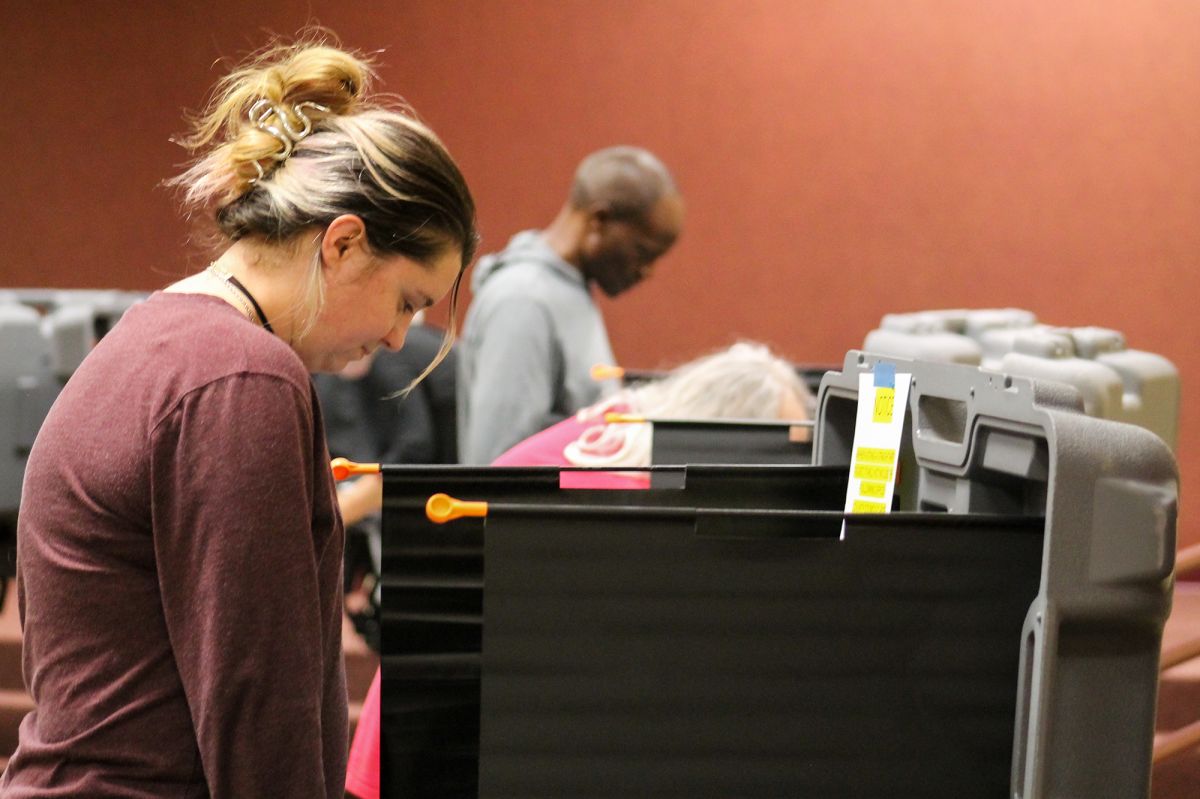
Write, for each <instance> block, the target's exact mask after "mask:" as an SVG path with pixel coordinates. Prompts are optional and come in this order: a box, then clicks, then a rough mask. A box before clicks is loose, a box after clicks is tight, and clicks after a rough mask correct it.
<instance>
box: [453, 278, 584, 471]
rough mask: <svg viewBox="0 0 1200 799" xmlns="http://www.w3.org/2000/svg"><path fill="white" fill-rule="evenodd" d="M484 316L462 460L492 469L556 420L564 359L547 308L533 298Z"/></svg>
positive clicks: (491, 310)
mask: <svg viewBox="0 0 1200 799" xmlns="http://www.w3.org/2000/svg"><path fill="white" fill-rule="evenodd" d="M488 311H489V312H488V313H487V314H486V315H484V316H480V317H479V318H478V319H477V320H476V321H477V322H478V323H479V324H478V326H477V327H476V329H475V330H474V331H473V333H472V339H473V342H474V343H475V345H476V346H475V347H474V352H473V353H472V358H473V366H474V368H473V374H472V377H471V380H470V383H469V385H461V386H459V388H458V390H459V391H464V392H467V393H468V396H467V407H468V408H469V409H470V412H469V414H468V416H467V418H466V419H465V423H466V426H467V429H466V430H464V431H462V438H461V442H462V447H461V451H460V452H459V457H460V459H461V460H462V462H463V463H475V464H487V463H491V462H492V460H493V459H494V458H495V457H496V456H498V455H500V454H501V453H503V452H504V451H505V450H507V449H508V448H509V447H511V446H512V445H513V444H516V443H517V442H518V441H521V440H523V439H524V438H525V437H527V436H530V435H533V434H534V433H536V432H538V431H539V430H541V429H542V428H543V427H544V426H547V424H548V423H549V422H550V421H552V419H551V410H552V409H553V407H554V399H555V395H556V393H557V391H558V385H559V382H560V378H559V375H560V374H561V371H562V366H561V363H560V360H561V354H560V353H559V352H558V346H557V342H556V339H555V335H554V327H553V324H552V323H551V320H550V316H549V314H548V313H547V311H546V309H545V308H543V307H542V306H541V305H540V304H539V303H538V302H536V301H534V300H532V299H529V298H519V297H517V298H512V299H510V300H507V301H506V302H505V303H504V305H503V306H494V307H492V308H489V309H488Z"/></svg>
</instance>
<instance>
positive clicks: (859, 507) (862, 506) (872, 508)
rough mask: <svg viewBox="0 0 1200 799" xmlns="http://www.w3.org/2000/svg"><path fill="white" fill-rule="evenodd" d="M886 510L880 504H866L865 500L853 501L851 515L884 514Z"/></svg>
mask: <svg viewBox="0 0 1200 799" xmlns="http://www.w3.org/2000/svg"><path fill="white" fill-rule="evenodd" d="M885 511H887V508H886V507H884V505H883V503H882V502H868V501H867V500H865V499H856V500H854V509H853V511H852V512H853V513H884V512H885Z"/></svg>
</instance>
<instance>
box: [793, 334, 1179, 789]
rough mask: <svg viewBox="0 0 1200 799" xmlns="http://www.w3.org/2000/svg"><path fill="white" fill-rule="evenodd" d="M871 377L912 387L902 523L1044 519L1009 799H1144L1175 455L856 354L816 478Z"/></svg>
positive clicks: (1049, 402)
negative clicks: (889, 377) (884, 372)
mask: <svg viewBox="0 0 1200 799" xmlns="http://www.w3.org/2000/svg"><path fill="white" fill-rule="evenodd" d="M879 362H888V363H893V364H895V366H896V369H897V371H898V372H911V373H912V375H913V378H912V389H911V395H910V397H909V409H910V413H911V421H912V425H911V428H910V429H911V443H912V447H911V453H912V461H911V462H910V463H909V464H907V467H908V468H915V469H916V470H917V473H918V480H917V481H915V482H916V486H915V493H914V492H911V491H910V492H909V493H908V495H907V496H906V497H902V499H901V503H902V507H903V508H905V509H910V510H934V509H938V510H941V509H944V510H946V511H948V512H950V513H975V512H983V513H1001V514H1021V513H1026V514H1028V513H1044V514H1045V519H1046V523H1045V524H1046V526H1045V535H1044V552H1043V559H1042V573H1041V583H1040V589H1039V593H1038V596H1037V599H1036V601H1034V603H1033V604H1032V606H1031V607H1030V608H1029V612H1028V615H1027V617H1026V620H1025V624H1024V630H1023V634H1022V640H1021V641H1020V642H1019V645H1020V647H1021V665H1020V676H1019V685H1018V686H1017V693H1016V697H1017V720H1016V729H1015V733H1014V742H1013V765H1012V769H1013V772H1012V796H1013V797H1014V799H1050V798H1051V797H1053V798H1054V799H1058V798H1059V797H1088V799H1104V798H1105V797H1111V798H1112V799H1118V798H1119V799H1130V798H1131V797H1144V796H1147V794H1148V786H1149V782H1150V776H1149V775H1150V764H1151V761H1150V753H1151V745H1152V739H1153V729H1154V714H1155V699H1156V690H1157V677H1158V657H1159V647H1160V644H1161V634H1162V625H1163V623H1164V622H1165V620H1166V617H1167V616H1168V614H1169V611H1170V600H1171V589H1172V570H1173V567H1174V558H1175V519H1176V513H1177V498H1178V473H1177V467H1176V465H1175V462H1174V459H1173V457H1172V455H1171V452H1170V450H1169V449H1168V448H1167V446H1166V445H1165V444H1164V443H1163V441H1162V440H1161V439H1159V438H1158V437H1157V436H1155V435H1153V434H1151V433H1150V432H1148V431H1147V430H1144V429H1142V428H1141V427H1135V426H1133V425H1131V424H1119V423H1114V422H1111V421H1106V420H1102V419H1096V418H1092V417H1089V416H1086V415H1084V414H1083V413H1081V412H1080V411H1081V410H1082V402H1081V398H1080V396H1079V394H1078V393H1077V392H1076V391H1075V390H1073V389H1071V388H1070V387H1068V386H1066V385H1063V384H1060V383H1053V382H1041V381H1034V380H1030V379H1027V378H1020V377H1009V376H1005V375H1002V374H998V373H991V372H986V371H983V370H980V369H973V368H969V367H963V366H957V365H950V364H944V365H943V364H931V363H917V362H911V361H904V360H902V359H898V358H886V357H883V356H877V355H870V354H864V353H857V352H851V353H849V354H848V355H847V357H846V362H845V366H844V368H843V371H842V372H841V373H837V372H831V373H829V374H828V375H827V376H826V378H825V381H824V383H823V384H822V387H821V392H820V396H819V398H818V405H819V416H818V419H819V422H818V426H817V432H816V440H815V442H814V448H815V454H814V462H815V463H816V464H819V465H834V464H848V463H849V462H850V454H851V453H850V448H851V446H852V440H853V429H854V424H853V421H854V407H855V402H856V400H857V395H858V375H859V373H861V372H865V371H870V370H872V369H873V368H874V366H875V364H877V363H879ZM847 422H848V423H847ZM901 468H902V470H903V469H904V468H905V466H904V465H902V467H901ZM906 482H907V483H908V484H910V485H911V484H912V483H913V482H914V481H912V480H906ZM908 503H913V504H908ZM1014 645H1017V642H1014Z"/></svg>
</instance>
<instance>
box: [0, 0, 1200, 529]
mask: <svg viewBox="0 0 1200 799" xmlns="http://www.w3.org/2000/svg"><path fill="white" fill-rule="evenodd" d="M2 2H3V9H2V10H3V14H2V18H3V19H4V20H5V24H4V32H5V37H4V50H3V52H2V53H0V64H3V84H2V85H3V90H2V91H3V97H4V103H3V108H4V111H5V113H4V114H3V121H2V122H0V152H2V153H3V154H4V160H3V166H2V167H0V219H3V220H4V224H3V225H0V286H3V285H8V286H56V287H117V288H127V289H143V290H144V289H151V288H154V287H157V286H160V285H162V284H164V283H166V282H168V281H169V280H170V279H172V278H173V277H174V276H176V275H178V274H181V273H183V272H185V271H187V270H189V269H194V268H196V267H198V266H200V265H202V264H203V263H204V262H205V257H204V253H203V252H201V251H200V250H199V249H198V248H197V247H195V246H192V245H189V243H188V232H189V228H188V227H187V226H186V225H185V224H184V222H183V221H182V220H180V219H179V217H178V214H177V212H176V210H175V207H174V204H173V201H172V197H171V195H170V193H169V192H167V191H166V190H164V189H161V188H158V183H159V182H160V181H161V180H162V179H163V178H165V177H167V176H169V175H171V174H173V173H174V171H175V170H176V167H177V165H178V164H179V163H181V162H182V160H183V154H182V151H181V150H179V148H177V147H175V146H174V145H172V144H171V143H170V142H169V141H168V137H169V136H170V135H171V134H173V133H178V132H179V131H180V130H181V129H182V123H181V117H180V113H181V110H182V109H183V108H185V107H187V108H195V107H197V106H198V105H199V104H200V103H201V102H202V101H203V98H204V96H205V92H206V91H207V88H208V87H209V86H210V85H211V83H212V82H213V81H214V80H215V79H216V77H217V76H218V75H219V74H220V67H219V65H215V64H214V61H215V60H216V59H217V58H219V57H221V56H238V55H240V54H242V53H244V52H245V51H246V50H248V49H251V48H253V47H256V46H258V45H260V44H262V43H263V41H264V40H265V38H266V33H267V32H268V31H271V32H276V33H284V34H286V33H291V32H294V31H295V30H297V29H298V28H299V27H300V26H301V25H302V24H304V23H305V22H310V21H318V22H320V23H322V24H325V25H327V26H329V27H331V28H332V29H334V30H335V31H337V32H338V33H339V34H340V36H341V37H342V39H343V41H344V42H345V43H346V44H348V45H351V46H353V47H356V48H360V49H367V50H382V51H383V52H382V53H381V55H380V61H381V69H380V73H381V76H382V78H383V85H384V88H385V89H387V90H389V91H393V92H398V93H401V94H403V95H405V96H406V97H407V98H408V99H409V100H410V101H411V102H412V103H413V104H414V105H415V106H416V107H417V109H418V110H419V111H420V112H421V113H422V114H423V116H424V117H425V118H426V119H427V120H428V121H429V122H430V123H431V124H432V126H433V127H434V128H435V129H436V130H438V131H439V133H440V134H441V135H442V136H443V138H444V139H445V140H446V142H447V144H448V145H449V147H450V149H451V150H452V151H453V152H454V153H455V155H456V156H457V158H458V160H459V162H460V164H461V165H462V167H463V170H464V172H465V173H466V175H467V178H468V180H469V182H470V183H471V185H472V187H473V189H474V192H475V195H476V198H477V201H478V203H479V209H480V219H481V224H482V230H483V234H484V237H485V243H484V250H485V251H486V250H490V249H495V248H498V247H500V246H502V245H503V243H504V241H505V240H506V239H507V238H508V236H509V235H511V234H512V233H513V232H515V231H517V230H520V229H522V228H525V227H531V226H538V225H541V224H544V223H545V222H546V221H548V220H549V219H550V217H551V216H552V215H553V214H554V212H555V211H556V210H557V208H558V206H559V204H560V203H561V202H562V200H563V198H564V196H565V192H566V188H567V184H568V182H569V180H570V176H571V173H572V171H573V168H574V166H575V164H576V162H577V161H578V159H579V158H580V157H581V156H582V155H584V154H586V153H587V152H589V151H590V150H592V149H595V148H597V147H600V146H604V145H608V144H613V143H618V142H627V143H636V144H641V145H644V146H647V147H649V148H651V149H652V150H655V151H656V152H658V153H659V154H660V155H661V156H662V157H663V159H664V160H665V161H666V162H667V163H668V164H669V165H670V166H671V167H672V168H673V170H674V171H675V173H676V176H677V178H678V180H679V183H680V184H681V186H682V188H683V190H684V192H685V195H686V198H687V201H688V207H689V210H688V220H687V227H686V230H685V233H684V236H683V238H682V240H681V241H680V243H679V245H678V247H677V248H676V249H675V250H674V251H672V253H671V254H670V255H669V256H668V257H667V258H666V259H665V260H664V261H663V263H662V265H661V267H660V269H659V270H658V274H657V275H656V276H655V278H654V279H653V280H652V281H650V282H649V283H647V284H645V285H644V286H642V287H640V288H638V289H636V290H635V291H634V292H632V293H631V294H630V295H627V296H626V297H623V298H621V299H620V300H619V301H616V302H613V303H606V306H607V307H606V313H607V316H608V319H609V326H610V329H611V332H612V337H613V342H614V346H615V349H616V351H617V354H618V357H619V359H620V360H621V361H622V362H623V363H625V364H626V365H630V366H641V367H650V366H658V365H667V364H671V363H675V362H679V361H681V360H685V359H687V358H689V357H691V356H693V355H695V354H698V353H699V352H701V351H703V350H706V349H711V348H715V347H719V346H721V345H724V344H726V343H729V342H730V341H732V340H733V339H734V338H736V337H747V338H753V339H758V340H763V341H768V342H770V343H772V344H774V345H775V346H776V347H778V348H780V349H781V350H782V351H783V352H784V353H785V354H786V355H788V356H790V357H792V358H793V359H796V360H800V361H809V362H839V361H840V359H841V355H842V354H843V353H844V352H845V350H847V349H849V348H851V347H855V346H858V345H860V344H861V343H862V338H863V336H864V334H865V333H866V332H867V331H868V330H870V329H871V328H872V327H874V326H875V325H876V324H877V322H878V321H879V318H880V317H881V316H882V315H883V314H884V313H887V312H896V311H910V310H920V309H929V308H947V307H1003V306H1015V307H1021V308H1028V309H1030V310H1032V311H1034V312H1035V313H1037V315H1038V317H1039V318H1040V319H1042V320H1043V321H1047V322H1051V323H1055V324H1063V325H1082V324H1096V325H1101V326H1106V327H1112V328H1116V329H1118V330H1121V331H1123V332H1124V333H1125V335H1126V337H1127V339H1128V342H1129V345H1130V346H1131V347H1134V348H1137V349H1145V350H1150V351H1153V352H1157V353H1160V354H1162V355H1165V356H1166V357H1168V358H1170V359H1171V360H1172V361H1173V362H1174V363H1175V364H1176V365H1177V366H1178V367H1179V369H1180V372H1181V374H1182V378H1183V394H1184V400H1183V412H1182V420H1181V441H1180V448H1179V452H1180V461H1181V467H1182V471H1183V495H1184V504H1185V509H1184V512H1183V516H1182V520H1181V528H1180V530H1181V537H1182V543H1200V526H1198V524H1197V517H1198V516H1200V514H1195V513H1191V512H1189V509H1188V508H1187V501H1188V499H1189V497H1190V488H1191V486H1192V485H1194V484H1195V483H1196V481H1197V480H1198V479H1200V456H1197V454H1196V451H1195V450H1196V447H1195V441H1196V438H1197V433H1198V432H1200V403H1197V402H1196V400H1195V398H1194V392H1193V391H1192V389H1193V387H1194V381H1195V379H1196V378H1195V375H1196V374H1197V373H1200V354H1197V351H1196V349H1195V347H1194V344H1195V342H1196V341H1197V339H1198V338H1200V335H1198V334H1200V321H1198V320H1197V316H1196V314H1195V313H1194V306H1195V303H1196V301H1197V299H1200V291H1198V287H1200V280H1198V279H1197V277H1196V273H1197V268H1198V267H1200V147H1198V146H1197V145H1198V143H1200V6H1198V5H1197V4H1196V3H1194V2H1191V0H1178V1H1177V2H1143V3H1131V2H1119V1H1117V0H1061V1H1060V2H1055V3H1046V2H1043V1H1042V0H1019V1H1016V2H1013V1H1010V2H1004V3H986V2H974V3H972V2H953V1H952V0H944V1H941V2H939V1H937V0H860V1H856V2H832V1H830V2H801V1H800V0H778V1H777V2H767V1H766V0H759V1H758V2H753V1H750V0H703V2H697V0H659V1H658V2H650V0H644V1H642V2H634V1H633V0H609V1H608V2H603V3H593V2H586V1H585V0H564V1H562V2H558V1H556V0H509V1H508V2H501V1H499V0H475V1H474V2H466V1H463V2H449V1H447V0H405V2H390V3H340V2H339V3H333V2H327V1H326V0H312V2H290V1H288V0H261V1H260V2H258V3H255V4H246V3H242V2H232V0H217V2H208V3H194V4H189V3H180V2H176V3H170V2H148V1H146V0H143V1H142V2H91V3H87V2H78V3H62V2H57V3H56V2H42V3H37V4H24V3H17V2H15V0H2Z"/></svg>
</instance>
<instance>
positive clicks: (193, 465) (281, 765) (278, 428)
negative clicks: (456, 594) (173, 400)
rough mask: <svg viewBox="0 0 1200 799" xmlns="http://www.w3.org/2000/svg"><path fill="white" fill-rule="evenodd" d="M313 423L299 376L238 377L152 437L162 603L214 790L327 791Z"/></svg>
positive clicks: (201, 395) (188, 403)
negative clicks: (294, 378) (291, 380)
mask: <svg viewBox="0 0 1200 799" xmlns="http://www.w3.org/2000/svg"><path fill="white" fill-rule="evenodd" d="M313 426H314V422H313V411H312V407H311V400H310V398H309V397H308V396H303V395H301V394H300V393H299V391H298V390H297V388H296V387H295V386H293V385H292V384H290V383H289V382H287V381H285V380H282V379H280V378H276V377H272V376H268V375H258V374H243V375H236V376H232V377H228V378H223V379H222V380H219V381H217V382H214V383H211V384H209V385H207V386H205V387H203V388H200V389H197V390H196V391H193V392H191V393H190V394H188V395H187V396H186V397H185V398H184V400H183V401H182V402H181V403H180V405H179V406H178V407H177V408H176V409H175V410H174V411H173V412H172V413H171V414H170V415H169V416H168V417H166V418H165V419H163V420H162V421H161V422H160V423H159V424H158V425H157V426H156V428H155V430H154V432H153V434H152V441H151V449H152V460H153V472H152V474H153V477H152V480H153V494H152V519H153V536H154V549H155V558H156V562H157V566H158V573H159V580H160V590H161V595H162V604H163V610H164V613H165V616H166V622H167V628H168V633H169V636H170V640H171V647H172V650H173V652H174V656H175V660H176V663H177V666H178V669H179V676H180V678H181V680H182V683H183V690H184V692H185V694H186V697H187V702H188V707H189V710H190V712H191V717H192V723H193V726H194V728H195V732H196V742H197V745H198V747H199V754H200V760H201V765H202V767H203V770H204V776H205V779H206V781H207V782H208V788H209V792H210V794H211V796H212V797H214V799H222V798H223V797H248V796H288V797H326V796H327V785H326V775H324V773H323V771H324V764H323V741H322V734H321V709H322V699H323V676H322V675H323V670H322V658H323V653H324V652H325V651H326V646H325V642H323V640H322V634H323V633H322V630H323V626H322V623H321V620H322V618H323V615H324V614H325V613H326V609H323V608H320V607H319V604H320V603H319V596H320V595H319V590H318V575H317V568H318V567H317V564H318V560H319V558H318V554H317V553H318V550H319V548H320V547H321V545H322V544H323V543H324V542H323V541H319V540H317V539H316V537H315V535H314V530H313V529H312V518H313V517H312V509H313V492H314V485H313V458H314V453H313ZM325 535H328V533H325Z"/></svg>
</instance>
